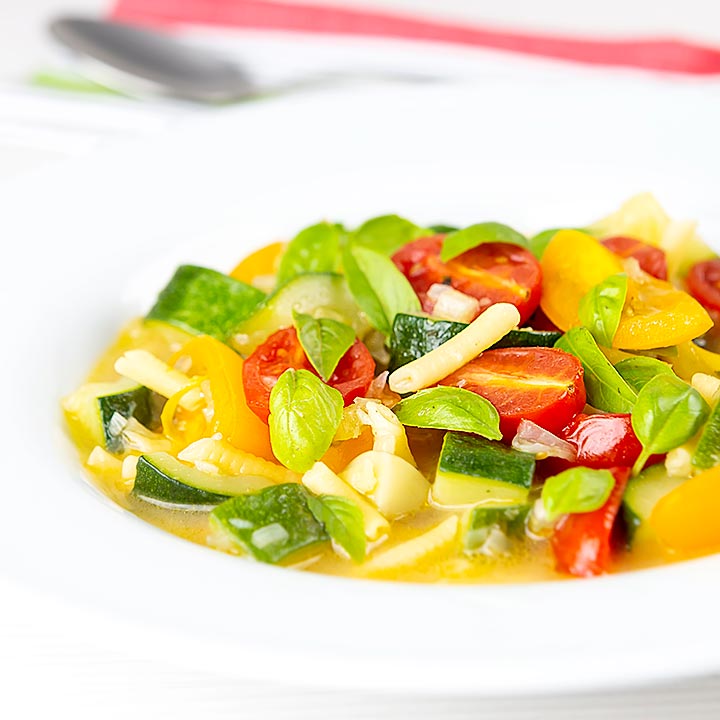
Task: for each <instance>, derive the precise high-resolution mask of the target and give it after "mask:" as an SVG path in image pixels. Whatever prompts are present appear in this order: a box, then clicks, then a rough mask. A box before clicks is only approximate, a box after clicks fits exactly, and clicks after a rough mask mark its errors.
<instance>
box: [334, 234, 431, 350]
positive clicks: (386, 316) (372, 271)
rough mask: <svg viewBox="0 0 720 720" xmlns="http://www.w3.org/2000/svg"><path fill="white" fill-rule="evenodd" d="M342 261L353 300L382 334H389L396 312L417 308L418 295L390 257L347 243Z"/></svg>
mask: <svg viewBox="0 0 720 720" xmlns="http://www.w3.org/2000/svg"><path fill="white" fill-rule="evenodd" d="M343 265H344V267H345V276H346V278H347V283H348V287H349V288H350V292H351V293H352V295H353V297H354V298H355V302H357V304H358V305H359V306H360V309H361V310H363V312H364V313H365V314H366V315H367V316H368V318H369V319H370V323H371V324H372V325H373V327H375V328H376V329H377V330H379V331H380V332H381V333H383V335H386V336H388V335H390V332H391V330H392V324H393V320H394V319H395V315H397V314H398V313H406V312H407V313H414V312H420V300H419V299H418V296H417V295H416V294H415V291H414V290H413V289H412V286H411V285H410V283H409V282H408V280H407V278H406V277H405V276H404V275H403V274H402V273H401V272H400V270H398V269H397V267H396V266H395V263H393V261H392V260H390V258H388V257H386V256H385V255H383V254H381V253H379V252H376V251H375V250H370V248H367V247H363V246H361V245H355V244H352V243H351V244H348V245H347V246H346V248H345V250H344V252H343Z"/></svg>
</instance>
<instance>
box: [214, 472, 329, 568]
mask: <svg viewBox="0 0 720 720" xmlns="http://www.w3.org/2000/svg"><path fill="white" fill-rule="evenodd" d="M307 498H308V492H307V490H305V488H304V487H303V486H302V485H299V484H297V483H285V484H283V485H275V486H273V487H269V488H266V489H265V490H261V491H260V492H257V493H252V494H249V495H242V496H240V497H236V498H233V499H232V500H228V501H227V502H224V503H223V504H222V505H219V506H218V507H217V508H215V510H213V511H212V513H211V515H210V523H211V526H212V527H213V530H214V531H215V532H216V533H218V534H219V535H221V536H222V537H224V538H225V539H227V540H228V541H230V542H231V543H232V544H234V545H236V546H237V547H239V548H241V549H242V550H244V551H245V552H247V553H249V554H250V555H252V556H253V557H254V558H255V559H256V560H260V561H261V562H266V563H278V562H281V561H286V560H290V559H292V557H293V556H295V555H297V554H298V553H300V551H302V550H307V549H308V548H311V547H312V546H314V545H317V544H319V543H323V542H326V541H327V540H329V536H328V534H327V533H326V532H325V529H324V527H323V526H322V524H321V523H319V522H318V521H317V520H316V519H315V516H314V515H313V514H312V512H311V511H310V508H309V507H308V504H307Z"/></svg>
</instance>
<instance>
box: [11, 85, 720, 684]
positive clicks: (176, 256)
mask: <svg viewBox="0 0 720 720" xmlns="http://www.w3.org/2000/svg"><path fill="white" fill-rule="evenodd" d="M707 90H708V88H707V86H705V85H702V84H700V85H675V84H672V83H670V84H667V85H664V84H661V83H659V82H657V83H656V82H654V81H651V80H647V79H643V80H640V79H638V80H633V79H631V78H628V77H626V76H621V75H618V76H617V78H615V79H614V80H601V79H599V78H597V77H595V76H593V75H592V74H588V75H587V77H586V79H585V80H584V81H583V82H575V81H572V82H571V81H568V82H554V83H552V84H550V83H548V84H543V83H531V82H528V83H526V84H520V83H517V82H515V83H513V84H507V85H506V84H504V83H502V82H500V81H497V82H490V81H488V82H487V83H486V84H484V85H483V86H482V87H475V88H470V87H465V86H454V87H448V88H444V89H427V88H420V89H414V90H403V91H401V90H399V89H398V88H396V87H384V88H380V89H378V88H375V89H370V88H368V89H363V88H354V89H352V90H348V91H347V92H345V93H336V94H334V95H324V94H316V95H314V96H313V95H306V96H302V97H300V96H298V97H294V98H288V99H284V100H272V101H266V102H264V103H263V104H258V105H257V106H244V107H241V108H237V109H231V110H225V111H219V112H218V113H217V115H215V116H214V117H212V118H211V119H206V120H203V121H201V122H199V123H198V124H197V125H194V126H193V127H190V128H186V129H184V130H183V131H181V132H178V133H175V134H172V135H169V136H167V137H164V138H162V139H159V140H155V141H154V142H152V143H149V142H140V143H137V144H134V145H128V146H125V147H123V148H119V149H116V150H114V151H111V152H106V153H104V154H103V155H102V156H95V157H92V158H88V159H85V160H82V161H77V162H74V163H72V164H71V166H69V167H68V166H65V167H63V168H61V169H55V170H52V171H49V172H46V173H44V174H41V175H36V176H34V177H32V178H29V177H28V178H25V179H24V180H23V181H21V182H18V183H15V184H14V185H13V186H12V187H8V188H6V189H5V192H4V197H3V210H2V213H0V233H1V235H0V237H2V243H3V247H4V249H5V262H4V264H3V271H2V275H3V279H2V284H1V285H0V293H1V297H2V306H3V328H2V330H3V353H2V368H3V375H2V377H3V379H4V380H5V387H4V389H3V399H4V402H3V413H2V416H1V417H2V419H1V420H0V423H1V428H2V438H3V440H4V448H5V452H4V454H3V473H2V475H3V477H2V483H3V492H2V500H3V506H4V511H3V520H2V522H1V523H0V541H1V545H0V546H2V547H3V548H4V550H3V553H2V555H1V556H0V573H2V576H3V577H5V578H6V579H7V578H9V579H12V581H13V582H15V583H21V584H23V585H24V586H26V587H30V588H34V589H35V591H36V592H38V593H42V594H43V595H45V596H47V598H48V603H51V602H55V603H60V602H61V603H63V604H64V605H65V606H66V607H69V608H74V609H75V610H76V614H78V615H79V614H82V616H83V617H84V618H85V622H86V624H87V627H88V628H89V627H92V628H93V632H102V633H105V634H107V636H108V637H112V638H114V642H116V643H118V644H123V643H125V644H133V645H134V646H135V647H138V646H142V647H144V648H146V650H147V652H148V653H149V654H152V655H154V656H166V657H171V658H173V660H174V661H176V662H177V661H178V660H180V661H182V662H186V663H187V664H188V665H190V666H193V667H202V668H213V669H220V670H221V671H223V672H224V673H228V672H230V673H234V674H238V675H240V676H243V677H265V678H273V679H276V680H278V679H281V680H283V681H291V682H298V683H302V684H313V685H318V686H335V687H337V686H338V685H340V686H342V685H346V686H353V687H362V688H373V689H393V690H407V691H414V692H422V693H443V694H445V693H462V694H478V695H481V694H482V695H498V694H522V693H538V692H559V691H568V690H577V689H581V688H588V689H589V688H595V689H597V688H601V687H611V686H612V687H617V686H621V685H623V686H626V685H633V684H637V683H643V682H650V681H656V680H659V679H663V678H671V677H672V678H676V677H685V676H690V675H693V674H698V673H701V672H710V671H717V670H720V625H719V624H718V623H717V621H716V618H717V602H718V600H717V598H718V596H719V593H720V557H708V558H705V559H702V560H697V561H692V562H686V563H681V564H676V565H672V566H667V567H663V568H659V569H653V570H645V571H640V572H635V573H632V574H622V575H611V576H608V577H603V578H599V579H595V580H587V581H568V582H554V583H538V584H529V585H525V584H519V585H475V586H444V585H436V586H421V585H412V584H392V583H387V582H370V581H357V580H344V579H338V578H334V577H323V576H318V575H315V574H310V573H302V572H297V571H288V570H285V569H278V568H273V567H267V566H264V565H261V564H258V563H253V562H250V561H246V560H242V559H237V558H233V557H230V556H226V555H223V554H221V553H217V552H213V551H211V550H208V549H206V548H202V547H199V546H196V545H193V544H191V543H188V542H184V541H182V540H179V539H177V538H176V537H174V536H171V535H169V534H166V533H164V532H162V531H160V530H158V529H156V528H154V527H151V526H149V525H147V524H145V523H143V522H142V521H140V520H138V519H137V518H135V517H134V516H132V515H130V514H129V513H127V512H125V511H122V510H120V509H119V508H118V507H116V506H114V505H113V504H112V503H111V502H110V501H109V500H106V499H105V498H104V497H103V496H101V495H100V494H99V493H98V492H97V491H96V490H94V489H93V488H92V486H91V485H90V484H89V483H88V482H87V481H86V480H85V479H84V477H83V473H82V471H81V468H80V466H79V463H78V462H77V459H76V457H75V454H74V452H73V449H72V447H71V445H70V443H69V441H68V439H67V438H66V436H65V434H64V429H63V425H62V421H61V417H60V412H59V406H58V400H59V398H60V397H61V395H62V394H64V393H66V392H68V391H69V390H71V389H72V388H73V387H75V386H76V385H77V384H78V383H79V382H81V380H82V379H83V377H84V375H85V374H86V373H87V371H88V370H89V368H90V366H91V364H92V362H93V361H94V359H95V358H96V356H97V355H98V354H99V352H100V351H101V350H102V348H103V347H104V346H105V345H106V344H107V343H108V342H109V341H110V340H111V339H112V338H113V336H114V335H115V334H116V332H117V331H118V329H119V327H120V326H121V324H122V323H123V322H124V321H126V320H127V319H129V318H131V317H133V316H136V315H140V314H142V313H143V312H145V311H146V309H147V308H148V307H149V305H150V304H151V303H152V300H153V298H154V296H155V294H156V292H157V291H158V290H159V289H160V288H161V287H162V285H163V283H164V282H165V281H166V280H167V278H168V277H169V275H170V273H171V271H172V270H173V268H174V267H175V265H176V264H178V263H179V262H181V261H194V262H197V263H201V264H207V265H211V266H215V267H218V268H230V267H231V266H232V265H233V264H234V262H235V261H236V260H237V259H238V258H240V257H241V256H242V255H244V254H245V253H246V252H247V251H248V250H249V249H251V248H252V247H253V246H258V245H260V244H262V243H266V242H269V241H271V240H273V239H276V238H278V237H287V236H288V235H291V234H292V233H294V232H295V231H296V230H297V229H299V228H300V227H302V226H304V225H307V224H309V223H311V222H313V221H316V220H318V219H320V218H323V217H327V218H333V219H337V220H341V221H345V222H347V223H349V224H352V223H356V222H358V221H360V220H362V219H365V218H367V217H370V216H372V215H377V214H381V213H385V212H397V213H400V214H403V215H406V216H409V217H411V218H414V219H416V220H417V221H418V222H421V223H430V222H448V223H457V224H466V223H471V222H476V221H482V220H491V219H494V220H499V221H503V222H507V223H509V224H512V225H514V226H516V227H518V228H519V229H522V230H527V231H531V230H539V229H543V228H544V227H550V226H556V225H558V224H569V225H576V224H582V223H585V222H587V221H590V220H593V219H595V218H597V217H599V216H602V215H604V214H605V213H606V212H608V211H610V210H612V209H614V208H615V207H616V206H618V205H619V204H620V202H622V201H623V200H624V199H625V198H627V197H628V196H630V195H631V194H633V193H635V192H638V191H642V190H651V191H653V192H655V193H656V194H657V196H658V197H659V199H660V200H661V202H663V203H664V204H665V205H666V206H667V208H668V210H669V211H670V212H671V214H674V215H676V216H679V217H685V218H697V219H698V220H699V221H700V227H701V231H702V232H703V233H704V234H705V236H706V238H707V239H708V240H710V241H713V242H716V241H717V238H718V237H720V215H719V214H718V204H717V196H718V189H719V184H718V180H719V179H720V162H719V161H720V145H718V143H717V142H716V138H715V136H716V129H717V127H719V126H720V103H719V101H718V99H717V97H713V96H712V95H711V94H709V93H708V92H707ZM10 251H12V253H10ZM9 258H12V261H10V260H9Z"/></svg>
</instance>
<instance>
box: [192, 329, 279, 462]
mask: <svg viewBox="0 0 720 720" xmlns="http://www.w3.org/2000/svg"><path fill="white" fill-rule="evenodd" d="M178 356H188V357H190V359H191V360H192V369H193V372H194V373H195V374H197V375H204V376H205V377H207V379H208V382H209V383H210V395H211V398H212V403H211V404H210V407H211V409H212V419H211V421H210V423H209V426H210V432H211V433H220V434H221V435H222V436H223V438H224V439H225V440H227V441H228V442H229V443H230V444H231V445H233V446H234V447H236V448H238V449H240V450H245V451H246V452H249V453H252V454H253V455H257V456H259V457H262V458H265V459H266V460H270V459H273V458H274V456H273V453H272V449H271V448H270V431H269V429H268V426H267V425H266V424H265V423H264V422H263V421H262V420H260V418H258V416H257V415H255V413H254V412H253V411H252V410H250V408H249V407H248V404H247V401H246V400H245V389H244V388H243V382H242V375H243V360H242V358H241V357H240V356H239V355H238V354H237V353H235V352H234V351H233V350H231V349H230V348H229V347H228V346H227V345H224V344H223V343H221V342H220V341H219V340H216V339H215V338H212V337H210V336H209V335H200V336H198V337H194V338H193V339H192V340H190V342H188V343H187V344H186V345H184V346H183V347H182V349H181V350H180V351H179V352H178Z"/></svg>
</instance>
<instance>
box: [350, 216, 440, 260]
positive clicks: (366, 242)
mask: <svg viewBox="0 0 720 720" xmlns="http://www.w3.org/2000/svg"><path fill="white" fill-rule="evenodd" d="M432 234H433V233H432V231H431V230H428V229H426V228H421V227H420V226H419V225H416V224H415V223H414V222H412V221H410V220H406V219H405V218H403V217H400V216H399V215H381V216H380V217H375V218H371V219H370V220H366V221H365V222H364V223H363V224H362V225H361V226H360V227H359V228H358V229H357V230H354V231H353V233H352V235H351V242H353V243H355V244H356V245H362V246H363V247H367V248H370V249H371V250H375V251H377V252H379V253H382V254H383V255H392V253H394V252H395V251H396V250H398V249H399V248H401V247H402V246H403V245H406V244H407V243H409V242H412V241H413V240H417V239H418V238H421V237H425V236H428V235H432Z"/></svg>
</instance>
